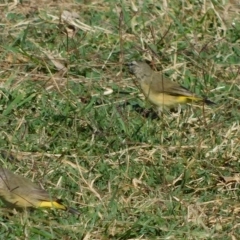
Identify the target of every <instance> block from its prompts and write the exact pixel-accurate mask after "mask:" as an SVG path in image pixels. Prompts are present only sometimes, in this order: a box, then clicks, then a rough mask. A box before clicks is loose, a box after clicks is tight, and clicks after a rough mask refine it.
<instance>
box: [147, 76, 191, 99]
mask: <svg viewBox="0 0 240 240" xmlns="http://www.w3.org/2000/svg"><path fill="white" fill-rule="evenodd" d="M151 90H152V91H153V92H156V93H168V94H169V95H172V96H193V95H194V94H193V93H192V92H191V91H189V90H188V89H187V88H185V87H183V86H181V85H179V84H178V83H175V82H172V81H171V80H169V79H168V78H166V77H164V78H163V76H161V73H158V72H156V73H154V74H153V76H152V81H151Z"/></svg>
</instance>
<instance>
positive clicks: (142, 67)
mask: <svg viewBox="0 0 240 240" xmlns="http://www.w3.org/2000/svg"><path fill="white" fill-rule="evenodd" d="M128 67H129V72H130V73H132V74H134V75H135V76H136V77H137V78H141V79H142V78H144V77H148V76H150V75H151V74H152V69H151V67H150V66H149V65H148V64H147V63H145V62H136V61H133V62H131V63H128Z"/></svg>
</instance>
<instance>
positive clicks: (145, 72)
mask: <svg viewBox="0 0 240 240" xmlns="http://www.w3.org/2000/svg"><path fill="white" fill-rule="evenodd" d="M128 67H129V72H130V73H132V74H134V75H135V77H136V78H137V79H138V81H139V83H140V86H141V89H142V91H143V94H144V95H145V97H146V99H147V100H149V102H151V103H152V104H153V105H155V106H157V107H158V108H160V109H162V108H163V107H165V106H166V107H170V108H171V107H173V106H174V105H176V104H179V103H189V102H203V103H205V104H215V103H214V102H212V101H210V100H208V99H206V98H201V97H198V96H196V95H195V94H193V93H192V92H190V91H189V90H188V89H187V88H185V87H183V86H181V85H179V84H178V83H176V82H172V81H171V80H169V79H168V78H167V77H164V76H162V73H161V72H157V71H154V70H152V69H151V67H150V66H149V65H148V64H147V63H145V62H136V61H133V62H131V63H129V64H128Z"/></svg>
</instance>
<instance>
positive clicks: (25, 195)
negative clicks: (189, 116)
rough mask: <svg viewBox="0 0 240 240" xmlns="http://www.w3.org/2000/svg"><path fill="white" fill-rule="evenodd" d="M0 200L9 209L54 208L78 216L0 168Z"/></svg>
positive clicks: (40, 190) (16, 176) (37, 187)
mask: <svg viewBox="0 0 240 240" xmlns="http://www.w3.org/2000/svg"><path fill="white" fill-rule="evenodd" d="M0 198H1V199H2V200H3V201H4V202H6V203H7V205H8V206H9V207H11V208H20V209H21V208H22V209H24V208H38V207H39V208H56V209H62V210H65V211H68V212H70V213H73V214H77V215H79V212H78V211H77V210H76V209H74V208H70V207H66V206H65V205H63V204H62V203H61V201H60V200H58V199H56V198H51V197H50V195H49V194H48V193H47V192H46V191H45V190H44V189H42V188H41V187H40V186H38V185H37V184H35V183H33V182H32V181H30V180H28V179H27V178H24V177H22V176H19V175H16V174H14V173H13V172H11V171H10V170H8V169H6V168H3V167H0Z"/></svg>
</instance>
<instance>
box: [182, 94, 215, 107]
mask: <svg viewBox="0 0 240 240" xmlns="http://www.w3.org/2000/svg"><path fill="white" fill-rule="evenodd" d="M186 98H187V100H188V102H203V103H205V104H207V105H213V104H216V103H214V102H212V101H210V100H208V99H207V98H200V97H195V96H186Z"/></svg>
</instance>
